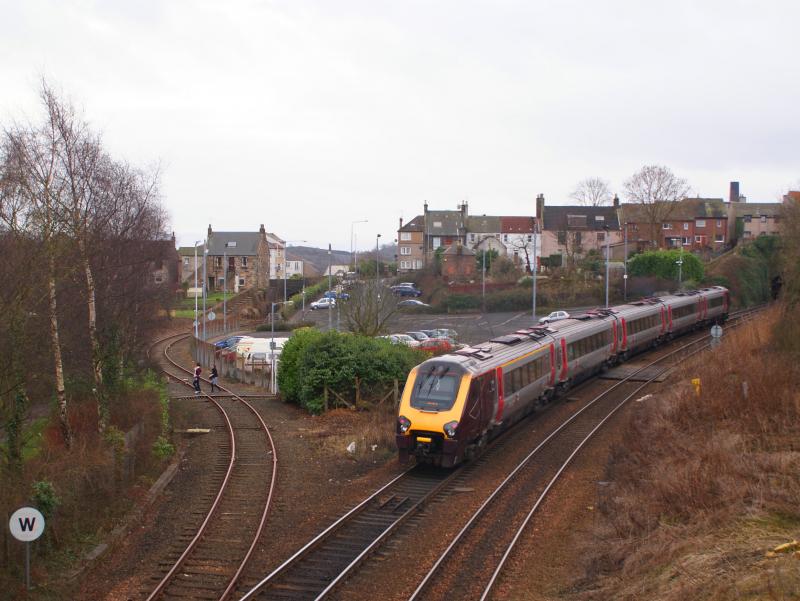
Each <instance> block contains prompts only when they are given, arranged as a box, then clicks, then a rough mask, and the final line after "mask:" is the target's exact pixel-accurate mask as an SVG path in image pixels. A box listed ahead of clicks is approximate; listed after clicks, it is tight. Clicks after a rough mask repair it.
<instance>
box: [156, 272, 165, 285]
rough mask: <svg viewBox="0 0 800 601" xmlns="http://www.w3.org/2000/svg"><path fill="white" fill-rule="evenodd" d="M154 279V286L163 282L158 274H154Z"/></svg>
mask: <svg viewBox="0 0 800 601" xmlns="http://www.w3.org/2000/svg"><path fill="white" fill-rule="evenodd" d="M154 279H155V281H156V284H160V283H161V282H163V281H164V278H163V277H162V275H161V274H160V273H157V274H155V278H154Z"/></svg>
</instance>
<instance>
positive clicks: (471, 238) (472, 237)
mask: <svg viewBox="0 0 800 601" xmlns="http://www.w3.org/2000/svg"><path fill="white" fill-rule="evenodd" d="M469 241H470V242H475V234H470V235H469Z"/></svg>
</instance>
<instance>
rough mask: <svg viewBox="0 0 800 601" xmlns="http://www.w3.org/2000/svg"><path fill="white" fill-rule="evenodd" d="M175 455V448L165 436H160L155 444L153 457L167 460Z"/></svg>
mask: <svg viewBox="0 0 800 601" xmlns="http://www.w3.org/2000/svg"><path fill="white" fill-rule="evenodd" d="M174 453H175V447H174V446H173V445H172V444H171V443H170V442H169V441H168V440H167V439H166V437H164V436H159V437H158V438H157V439H156V441H155V442H154V443H153V455H155V456H156V457H157V458H158V459H162V460H163V459H166V458H167V457H171V456H172V455H173V454H174Z"/></svg>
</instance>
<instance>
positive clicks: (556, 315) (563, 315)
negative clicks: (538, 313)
mask: <svg viewBox="0 0 800 601" xmlns="http://www.w3.org/2000/svg"><path fill="white" fill-rule="evenodd" d="M562 319H569V313H567V312H566V311H553V312H552V313H550V315H546V316H545V317H542V318H541V319H540V320H539V323H541V324H546V323H552V322H554V321H560V320H562Z"/></svg>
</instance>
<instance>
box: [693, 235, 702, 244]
mask: <svg viewBox="0 0 800 601" xmlns="http://www.w3.org/2000/svg"><path fill="white" fill-rule="evenodd" d="M694 241H695V242H697V243H698V244H699V243H701V242H702V241H703V237H702V236H695V237H694Z"/></svg>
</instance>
